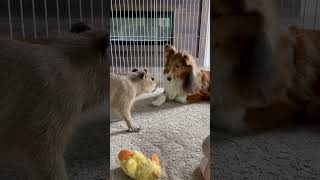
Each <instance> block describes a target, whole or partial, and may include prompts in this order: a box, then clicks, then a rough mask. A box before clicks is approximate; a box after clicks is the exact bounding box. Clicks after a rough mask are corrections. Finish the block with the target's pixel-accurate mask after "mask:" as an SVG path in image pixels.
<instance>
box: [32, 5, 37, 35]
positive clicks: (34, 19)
mask: <svg viewBox="0 0 320 180" xmlns="http://www.w3.org/2000/svg"><path fill="white" fill-rule="evenodd" d="M31 3H32V19H33V36H34V38H37V22H36V13H35V6H34V0H32V1H31Z"/></svg>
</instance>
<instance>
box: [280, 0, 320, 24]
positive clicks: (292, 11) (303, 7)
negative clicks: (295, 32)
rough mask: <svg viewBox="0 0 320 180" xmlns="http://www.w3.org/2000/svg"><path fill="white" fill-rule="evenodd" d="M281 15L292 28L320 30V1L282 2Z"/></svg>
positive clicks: (287, 0) (286, 0)
mask: <svg viewBox="0 0 320 180" xmlns="http://www.w3.org/2000/svg"><path fill="white" fill-rule="evenodd" d="M277 2H278V3H279V6H280V7H281V8H280V14H281V16H282V18H283V21H284V22H285V23H286V24H288V25H291V26H297V27H301V28H305V29H314V30H317V29H319V27H320V26H319V8H320V7H319V6H320V3H319V0H281V1H277Z"/></svg>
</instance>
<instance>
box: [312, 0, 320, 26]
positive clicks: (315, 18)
mask: <svg viewBox="0 0 320 180" xmlns="http://www.w3.org/2000/svg"><path fill="white" fill-rule="evenodd" d="M318 3H319V1H318V0H317V3H316V10H315V13H314V24H313V29H314V30H316V26H317V16H318V5H319V4H318Z"/></svg>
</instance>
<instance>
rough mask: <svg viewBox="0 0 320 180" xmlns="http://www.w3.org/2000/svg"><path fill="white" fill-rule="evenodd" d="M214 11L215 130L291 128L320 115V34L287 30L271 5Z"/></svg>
mask: <svg viewBox="0 0 320 180" xmlns="http://www.w3.org/2000/svg"><path fill="white" fill-rule="evenodd" d="M212 9H213V18H212V21H213V26H214V29H213V59H214V61H213V64H212V65H213V67H216V68H215V71H213V77H214V79H213V82H214V83H215V84H214V89H213V95H214V96H213V99H214V113H213V119H214V123H213V124H214V126H216V127H218V128H223V129H228V130H229V131H232V132H240V131H244V130H248V129H252V128H274V127H287V126H290V125H294V124H296V123H300V121H303V120H307V119H306V117H310V116H315V114H319V110H320V108H319V107H320V106H318V105H317V103H316V102H317V101H318V100H319V92H317V91H318V90H316V89H315V85H316V84H319V79H318V77H319V72H320V70H319V67H320V66H319V65H320V64H319V63H320V59H319V57H320V56H319V55H320V44H319V39H320V33H319V32H314V31H312V32H311V31H309V32H308V31H306V30H299V29H295V28H289V29H288V28H287V27H284V26H281V23H280V22H279V19H280V17H279V16H278V15H277V11H276V8H275V5H274V4H273V1H271V0H267V1H266V0H239V1H233V0H215V1H213V4H212ZM317 93H318V94H317ZM309 105H310V106H311V105H312V107H313V110H312V111H310V110H309V108H308V107H309ZM315 110H317V111H318V112H316V111H315ZM310 113H311V114H310ZM318 117H319V116H318Z"/></svg>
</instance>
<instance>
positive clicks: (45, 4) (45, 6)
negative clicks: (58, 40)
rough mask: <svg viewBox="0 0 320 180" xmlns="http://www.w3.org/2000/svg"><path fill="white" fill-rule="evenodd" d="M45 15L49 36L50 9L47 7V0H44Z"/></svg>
mask: <svg viewBox="0 0 320 180" xmlns="http://www.w3.org/2000/svg"><path fill="white" fill-rule="evenodd" d="M44 17H45V24H46V35H47V37H48V36H49V27H48V9H47V0H44Z"/></svg>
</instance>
